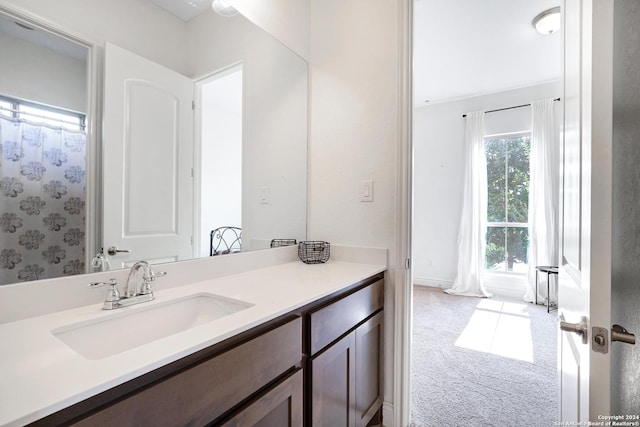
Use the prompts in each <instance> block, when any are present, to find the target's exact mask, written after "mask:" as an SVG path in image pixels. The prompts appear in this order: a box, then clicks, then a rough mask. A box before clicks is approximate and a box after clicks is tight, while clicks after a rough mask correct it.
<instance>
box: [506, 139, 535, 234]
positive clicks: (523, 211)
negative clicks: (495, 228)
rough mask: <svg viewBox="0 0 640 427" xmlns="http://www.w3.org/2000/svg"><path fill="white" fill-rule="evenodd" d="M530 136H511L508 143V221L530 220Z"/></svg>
mask: <svg viewBox="0 0 640 427" xmlns="http://www.w3.org/2000/svg"><path fill="white" fill-rule="evenodd" d="M530 152H531V144H530V138H529V136H518V137H514V138H509V139H508V143H507V165H508V166H507V188H508V190H507V221H508V222H528V221H529V157H530Z"/></svg>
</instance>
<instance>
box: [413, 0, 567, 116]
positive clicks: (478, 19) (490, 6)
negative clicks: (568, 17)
mask: <svg viewBox="0 0 640 427" xmlns="http://www.w3.org/2000/svg"><path fill="white" fill-rule="evenodd" d="M559 5H560V0H415V3H414V22H415V24H414V28H415V30H414V46H413V49H414V58H413V61H414V64H413V74H414V77H413V78H414V88H413V92H414V93H413V95H414V105H415V106H422V105H425V101H427V100H428V101H429V103H433V102H441V101H446V100H452V99H459V98H466V97H470V96H474V95H482V94H486V93H492V92H498V91H502V90H508V89H515V88H519V87H524V86H531V85H534V84H538V83H544V82H549V81H554V80H559V79H560V77H561V73H562V66H561V65H562V56H561V46H560V42H561V34H560V32H557V33H555V34H552V35H550V36H543V35H540V34H539V33H537V32H536V31H535V29H534V28H533V26H532V25H531V21H532V20H533V18H534V17H535V16H536V15H537V14H538V13H540V12H542V11H543V10H546V9H549V8H551V7H555V6H559Z"/></svg>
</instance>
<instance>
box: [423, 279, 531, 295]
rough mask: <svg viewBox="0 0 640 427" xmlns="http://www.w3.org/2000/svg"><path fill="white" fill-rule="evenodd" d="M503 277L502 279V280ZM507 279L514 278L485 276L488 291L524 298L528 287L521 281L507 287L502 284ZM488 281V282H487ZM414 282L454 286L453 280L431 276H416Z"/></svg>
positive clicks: (428, 285) (434, 285)
mask: <svg viewBox="0 0 640 427" xmlns="http://www.w3.org/2000/svg"><path fill="white" fill-rule="evenodd" d="M500 279H502V280H500ZM505 280H514V279H513V278H509V277H506V278H498V280H496V278H495V277H491V276H490V277H489V278H485V286H486V288H487V291H489V292H491V293H492V294H494V295H496V296H501V297H506V298H515V299H522V297H523V296H524V294H525V292H526V289H525V288H524V286H522V285H521V284H520V283H518V284H517V285H516V286H515V289H514V287H511V288H507V287H504V286H501V285H502V284H503V283H505ZM515 280H518V281H521V280H522V279H520V278H516V279H515ZM487 282H488V283H487ZM413 284H414V285H417V286H425V287H430V288H440V289H451V288H452V287H453V280H441V279H432V278H430V277H417V276H416V277H414V278H413Z"/></svg>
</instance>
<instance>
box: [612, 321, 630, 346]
mask: <svg viewBox="0 0 640 427" xmlns="http://www.w3.org/2000/svg"><path fill="white" fill-rule="evenodd" d="M611 341H620V342H626V343H627V344H635V343H636V336H635V335H634V334H632V333H631V332H628V331H627V330H626V329H625V328H623V327H622V326H620V325H613V326H612V327H611Z"/></svg>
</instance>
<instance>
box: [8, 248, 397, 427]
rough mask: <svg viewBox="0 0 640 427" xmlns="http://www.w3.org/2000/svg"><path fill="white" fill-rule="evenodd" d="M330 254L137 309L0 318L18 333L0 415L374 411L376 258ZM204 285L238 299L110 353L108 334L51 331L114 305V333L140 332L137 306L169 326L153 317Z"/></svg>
mask: <svg viewBox="0 0 640 427" xmlns="http://www.w3.org/2000/svg"><path fill="white" fill-rule="evenodd" d="M382 252H384V251H382ZM237 256H240V257H241V256H242V254H239V255H232V256H230V257H229V258H231V257H237ZM254 256H255V255H254ZM335 258H338V257H335ZM335 258H334V259H331V260H330V261H329V262H328V263H326V264H321V265H306V264H303V263H301V262H299V261H293V262H286V263H283V264H277V265H272V266H268V267H265V268H258V269H254V270H249V271H244V272H240V273H236V274H230V275H228V276H222V277H218V278H215V279H208V280H201V281H198V282H195V283H190V284H185V285H182V286H177V287H173V288H167V289H161V290H158V291H157V292H156V294H157V296H156V300H155V301H152V302H149V303H143V304H139V305H137V306H135V307H125V308H123V309H117V310H109V311H105V310H101V304H96V305H91V306H85V307H78V308H74V309H70V310H64V311H62V312H56V313H51V314H47V315H42V316H36V317H33V318H28V319H23V320H19V321H16V322H10V323H5V324H3V325H0V339H1V340H3V342H5V343H7V342H9V340H8V337H9V336H10V335H13V336H20V337H21V339H19V340H16V341H15V345H11V346H9V348H8V349H7V351H6V354H4V353H5V352H4V350H3V355H2V357H1V358H2V366H1V367H0V378H1V379H2V383H1V385H0V425H23V424H29V423H32V425H78V426H93V425H136V426H141V425H149V426H152V425H176V426H182V425H208V424H211V425H230V426H253V425H262V426H286V425H292V426H302V425H309V426H311V425H331V426H339V425H345V426H346V425H348V426H363V427H364V426H366V425H368V424H369V422H370V421H373V422H376V423H377V422H378V421H379V417H380V408H381V405H382V381H381V378H382V376H381V375H382V339H383V328H382V325H383V308H384V307H383V306H384V280H383V277H384V276H383V272H384V270H385V268H386V266H385V265H384V261H383V262H382V263H375V264H367V263H362V262H353V260H351V261H341V260H339V259H335ZM356 261H359V260H356ZM192 262H193V261H192ZM170 277H171V273H170V274H169V275H168V276H167V278H166V279H167V280H169V278H170ZM205 297H206V298H213V297H216V298H221V299H224V300H228V301H231V302H234V303H238V304H240V303H242V304H244V305H242V306H241V307H240V308H238V309H234V310H235V311H233V310H232V311H231V312H230V313H229V314H226V315H224V316H222V317H220V318H219V319H214V320H210V321H205V322H204V323H198V321H196V322H195V323H194V324H195V326H193V327H190V328H186V329H184V330H182V331H179V332H176V333H171V334H169V335H166V336H164V337H161V338H159V339H155V340H152V341H150V342H145V343H142V344H139V343H135V342H134V344H131V345H133V347H130V348H128V347H124V348H122V349H119V350H116V351H117V352H116V353H114V354H112V353H113V351H108V350H109V346H106V347H107V350H102V349H100V348H98V349H95V348H94V349H89V350H78V348H76V347H74V345H75V344H74V343H73V342H72V341H69V340H67V341H65V340H66V338H64V339H63V338H62V337H61V336H59V335H60V331H63V332H64V333H66V332H67V331H73V330H75V329H82V328H85V327H88V328H93V327H94V325H95V324H101V323H105V322H111V321H112V320H113V319H114V315H115V316H117V317H115V319H116V321H119V320H118V318H119V317H121V318H123V319H125V320H126V319H128V320H132V321H131V322H130V323H129V324H128V327H127V326H124V327H122V326H118V327H117V328H116V329H120V330H118V331H117V333H118V334H123V335H126V334H132V335H135V334H137V333H144V331H143V328H144V324H143V323H144V321H143V320H139V321H135V320H134V319H136V318H135V317H133V315H134V314H135V315H137V312H138V311H140V310H143V311H148V312H152V313H153V312H154V310H159V311H157V313H158V314H160V316H158V319H157V326H158V328H170V327H171V326H170V324H171V323H172V319H175V322H174V323H177V322H180V321H181V320H180V318H179V316H178V315H164V317H167V318H164V319H163V318H161V317H163V314H162V313H168V312H164V311H162V310H164V307H167V306H171V307H173V306H172V305H171V304H172V302H173V301H185V300H193V299H194V298H196V299H197V301H198V302H197V304H201V303H202V301H200V299H203V301H206V298H205ZM190 304H191V303H190ZM194 304H195V303H194ZM119 310H123V313H125V310H126V311H127V313H126V314H119V313H117V312H118V311H119ZM188 310H189V311H191V312H194V313H195V311H197V310H198V308H197V305H189V306H188ZM175 313H178V314H179V312H177V311H176V312H175ZM127 316H131V317H127ZM194 316H201V314H199V313H195V314H194ZM140 319H142V318H140ZM136 323H139V324H140V328H139V330H137V328H136V326H137V325H136ZM105 324H107V325H108V324H109V323H105ZM124 324H125V325H126V323H124ZM78 325H80V326H78ZM90 330H91V329H90ZM25 334H29V336H28V337H27V336H25ZM105 339H106V340H110V339H112V337H110V336H106V337H105ZM90 347H101V345H98V344H96V346H93V345H92V346H90ZM36 348H40V351H36ZM82 352H85V353H82ZM12 365H13V366H12ZM9 384H11V386H9Z"/></svg>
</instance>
